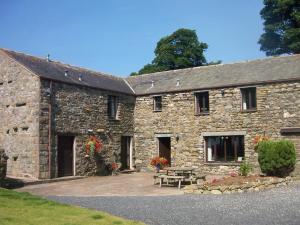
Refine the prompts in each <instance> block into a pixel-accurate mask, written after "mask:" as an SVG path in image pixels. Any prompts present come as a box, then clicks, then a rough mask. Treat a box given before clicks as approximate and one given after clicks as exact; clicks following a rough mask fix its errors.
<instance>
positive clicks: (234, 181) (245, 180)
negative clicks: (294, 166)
mask: <svg viewBox="0 0 300 225" xmlns="http://www.w3.org/2000/svg"><path fill="white" fill-rule="evenodd" d="M291 181H292V179H291V177H286V178H278V177H262V176H255V175H253V176H248V177H243V176H236V177H225V178H223V179H218V180H217V179H214V180H212V181H211V182H204V183H203V184H200V185H190V186H186V187H185V193H195V194H231V193H243V192H254V191H260V190H264V189H267V188H273V187H279V186H286V185H287V184H288V183H289V182H291Z"/></svg>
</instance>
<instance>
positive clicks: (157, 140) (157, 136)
mask: <svg viewBox="0 0 300 225" xmlns="http://www.w3.org/2000/svg"><path fill="white" fill-rule="evenodd" d="M159 138H170V162H169V164H170V165H171V161H172V134H168V133H164V134H155V139H156V149H157V150H156V151H157V155H158V156H159V153H160V152H159Z"/></svg>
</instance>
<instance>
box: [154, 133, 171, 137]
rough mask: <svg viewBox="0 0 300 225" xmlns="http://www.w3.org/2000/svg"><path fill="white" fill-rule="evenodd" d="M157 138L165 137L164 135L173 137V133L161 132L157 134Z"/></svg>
mask: <svg viewBox="0 0 300 225" xmlns="http://www.w3.org/2000/svg"><path fill="white" fill-rule="evenodd" d="M155 137H156V138H163V137H169V138H170V137H172V134H170V133H161V134H155Z"/></svg>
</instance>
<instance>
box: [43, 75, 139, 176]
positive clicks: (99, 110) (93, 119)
mask: <svg viewBox="0 0 300 225" xmlns="http://www.w3.org/2000/svg"><path fill="white" fill-rule="evenodd" d="M83 79H84V78H83ZM51 89H52V90H51ZM50 92H51V95H50V94H49V93H50ZM108 95H115V96H118V99H119V104H118V106H119V110H118V119H117V120H112V119H109V118H108V114H107V99H108ZM41 96H42V98H41V99H42V102H41V106H42V107H41V112H40V118H41V119H40V121H41V129H40V132H41V137H40V149H41V151H40V157H41V161H43V162H44V163H43V165H41V167H40V174H41V178H46V177H47V176H50V175H49V172H48V171H49V166H48V147H47V146H48V144H49V132H48V130H49V109H50V108H49V107H50V105H51V117H52V118H51V121H52V123H51V130H52V133H51V136H52V138H51V141H52V144H51V145H52V148H51V177H56V176H57V136H58V135H72V136H74V137H75V151H76V155H75V160H76V168H75V171H76V175H95V174H102V175H105V173H106V172H105V171H106V170H105V165H106V164H107V163H109V162H113V161H116V162H119V161H120V150H121V136H122V135H124V136H133V131H134V129H133V113H134V103H135V98H134V97H133V96H128V95H123V94H119V93H114V92H110V91H102V90H97V89H92V88H87V87H83V86H76V85H70V84H63V83H58V82H52V87H51V85H50V81H48V80H42V89H41ZM50 96H51V97H50ZM50 103H51V104H50ZM92 134H93V135H96V136H97V137H98V138H100V139H101V140H102V142H103V144H104V147H103V150H102V153H101V155H100V157H98V158H93V157H90V158H86V157H85V155H86V154H85V152H84V150H83V147H82V146H83V145H82V144H83V143H84V142H85V141H86V139H87V138H88V137H89V135H92Z"/></svg>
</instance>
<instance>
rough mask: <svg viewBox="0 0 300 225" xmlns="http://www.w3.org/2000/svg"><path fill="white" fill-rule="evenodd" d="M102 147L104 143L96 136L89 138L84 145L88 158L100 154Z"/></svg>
mask: <svg viewBox="0 0 300 225" xmlns="http://www.w3.org/2000/svg"><path fill="white" fill-rule="evenodd" d="M102 147H103V144H102V142H101V141H100V140H99V139H98V138H96V137H95V136H91V137H89V138H88V139H87V141H86V143H85V145H84V148H85V152H86V154H87V155H88V156H93V155H94V154H95V153H100V152H101V149H102Z"/></svg>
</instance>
